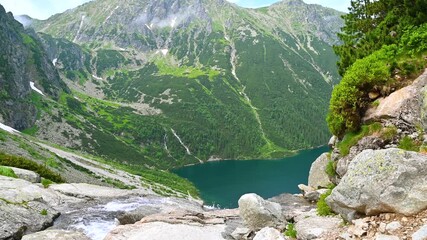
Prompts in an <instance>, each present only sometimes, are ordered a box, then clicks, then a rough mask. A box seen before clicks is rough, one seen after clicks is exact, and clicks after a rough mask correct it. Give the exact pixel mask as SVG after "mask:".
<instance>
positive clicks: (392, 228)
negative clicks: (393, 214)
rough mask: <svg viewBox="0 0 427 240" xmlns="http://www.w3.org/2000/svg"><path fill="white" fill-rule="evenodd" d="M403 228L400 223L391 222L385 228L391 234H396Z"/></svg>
mask: <svg viewBox="0 0 427 240" xmlns="http://www.w3.org/2000/svg"><path fill="white" fill-rule="evenodd" d="M401 227H402V224H400V222H398V221H394V222H391V223H389V224H387V226H386V227H385V229H386V231H387V232H389V233H392V232H395V231H396V230H398V229H400V228H401Z"/></svg>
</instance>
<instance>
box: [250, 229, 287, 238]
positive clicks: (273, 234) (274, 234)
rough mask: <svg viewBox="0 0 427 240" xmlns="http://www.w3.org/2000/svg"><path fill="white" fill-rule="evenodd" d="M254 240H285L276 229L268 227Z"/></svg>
mask: <svg viewBox="0 0 427 240" xmlns="http://www.w3.org/2000/svg"><path fill="white" fill-rule="evenodd" d="M253 240H285V239H284V238H283V236H282V234H281V233H280V232H279V231H277V230H276V229H274V228H270V227H266V228H263V229H261V231H259V232H258V233H257V234H256V235H255V237H254V239H253Z"/></svg>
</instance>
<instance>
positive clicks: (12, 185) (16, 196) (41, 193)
mask: <svg viewBox="0 0 427 240" xmlns="http://www.w3.org/2000/svg"><path fill="white" fill-rule="evenodd" d="M0 186H1V187H0V196H1V198H0V239H8V238H15V239H19V238H21V237H22V235H23V234H26V233H33V232H37V231H40V230H43V229H45V228H47V227H49V226H51V225H52V224H53V220H54V219H55V218H56V217H58V216H59V212H58V211H56V210H54V209H53V208H52V207H51V206H50V205H49V204H48V203H47V201H46V200H45V199H44V198H46V197H47V196H50V193H49V192H48V191H47V190H45V189H43V188H41V187H39V186H37V185H34V184H31V183H30V182H27V181H25V180H21V179H15V178H9V177H3V176H0Z"/></svg>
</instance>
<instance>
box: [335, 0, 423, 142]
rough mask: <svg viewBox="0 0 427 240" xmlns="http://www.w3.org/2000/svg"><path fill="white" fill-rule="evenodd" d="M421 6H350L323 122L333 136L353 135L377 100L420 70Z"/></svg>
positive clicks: (392, 3) (391, 3)
mask: <svg viewBox="0 0 427 240" xmlns="http://www.w3.org/2000/svg"><path fill="white" fill-rule="evenodd" d="M425 7H426V2H425V1H398V3H397V2H396V1H390V0H383V1H372V2H371V1H352V7H351V9H350V10H351V11H350V13H349V14H348V15H346V16H345V17H344V20H345V23H346V26H345V27H344V28H343V29H342V30H343V33H342V34H340V35H339V36H340V38H341V40H343V42H344V44H343V45H340V46H336V47H335V51H336V53H337V54H338V55H339V57H340V62H339V67H340V72H341V73H342V74H343V79H342V81H341V82H340V84H338V85H337V86H336V87H335V89H334V90H333V92H332V98H331V101H330V107H329V113H328V117H327V122H328V126H329V129H330V131H331V132H332V133H333V134H334V135H337V136H339V137H343V136H344V135H345V134H346V133H349V132H355V131H358V130H359V129H360V127H361V122H362V116H363V113H364V112H365V111H366V109H367V108H368V107H369V106H370V105H371V104H375V102H374V101H375V100H376V99H377V98H378V97H379V96H387V95H389V94H390V93H391V92H393V91H395V90H396V89H399V88H401V87H403V86H405V85H407V84H408V83H410V82H411V80H412V79H414V77H416V76H418V75H419V74H420V72H421V71H422V70H423V69H424V68H425V67H426V65H427V61H426V53H427V33H426V30H427V24H426V22H427V15H426V11H422V10H421V9H423V8H424V10H425ZM397 9H399V10H397ZM397 22H398V23H399V24H394V23H397ZM373 96H375V97H373Z"/></svg>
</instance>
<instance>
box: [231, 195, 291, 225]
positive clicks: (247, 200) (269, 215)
mask: <svg viewBox="0 0 427 240" xmlns="http://www.w3.org/2000/svg"><path fill="white" fill-rule="evenodd" d="M239 211H240V216H241V217H242V218H243V221H244V222H245V225H246V227H248V228H249V229H251V230H254V231H256V230H260V229H262V228H264V227H276V226H279V225H281V224H282V223H283V222H284V220H283V215H282V207H281V206H280V204H278V203H275V202H270V201H266V200H264V199H263V198H262V197H260V196H258V195H256V194H254V193H249V194H245V195H243V196H242V197H240V199H239Z"/></svg>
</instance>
